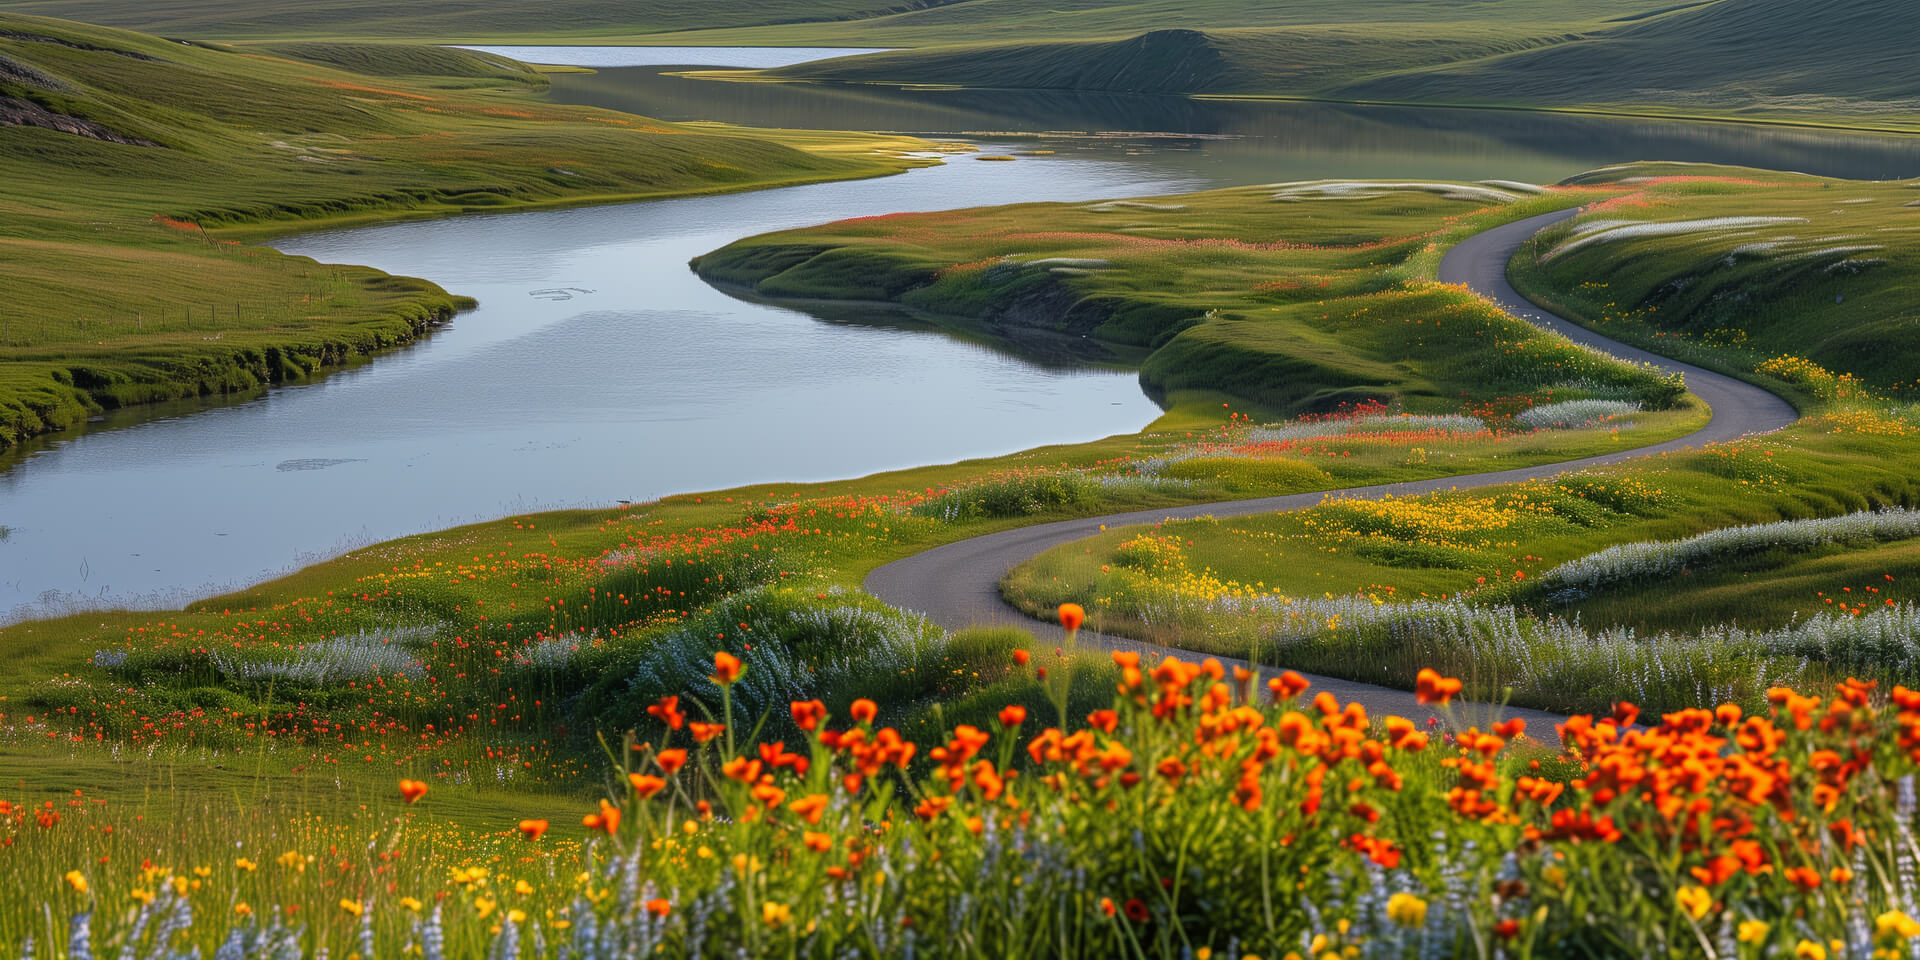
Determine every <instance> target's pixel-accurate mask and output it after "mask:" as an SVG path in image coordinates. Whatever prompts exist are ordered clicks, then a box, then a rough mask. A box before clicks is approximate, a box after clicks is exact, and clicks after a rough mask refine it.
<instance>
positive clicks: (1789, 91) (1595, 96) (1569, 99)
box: [1331, 0, 1920, 113]
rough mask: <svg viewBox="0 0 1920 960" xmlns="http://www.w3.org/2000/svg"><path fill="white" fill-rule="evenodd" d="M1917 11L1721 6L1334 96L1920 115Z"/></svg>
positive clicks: (1738, 2) (1726, 2)
mask: <svg viewBox="0 0 1920 960" xmlns="http://www.w3.org/2000/svg"><path fill="white" fill-rule="evenodd" d="M1916 46H1920V16H1916V11H1915V9H1914V7H1913V6H1912V4H1910V3H1908V2H1907V0H1841V2H1833V3H1821V4H1807V3H1804V2H1801V0H1721V2H1718V3H1714V4H1710V5H1706V6H1701V7H1694V8H1690V9H1686V10H1680V11H1677V12H1674V13H1672V14H1668V15H1666V16H1661V17H1656V18H1651V19H1647V20H1643V21H1635V22H1632V23H1627V24H1622V25H1620V26H1619V27H1617V28H1615V29H1612V30H1609V31H1606V32H1604V33H1601V34H1598V35H1596V36H1593V37H1591V38H1588V39H1585V40H1583V41H1581V42H1578V43H1571V44H1566V45H1564V46H1559V47H1555V48H1552V49H1540V50H1528V51H1522V52H1518V53H1514V54H1509V55H1506V56H1501V57H1495V58H1491V59H1487V60H1482V61H1476V62H1473V63H1467V64H1460V65H1454V66H1448V67H1442V68H1437V69H1429V70H1417V71H1411V72H1405V73H1400V74H1395V75H1389V76H1382V77H1378V78H1375V79H1372V80H1367V81H1363V82H1359V83H1354V84H1349V85H1345V86H1341V87H1337V88H1334V89H1333V90H1332V91H1331V92H1334V93H1336V94H1339V95H1342V96H1353V97H1357V98H1362V99H1387V100H1403V99H1417V100H1437V101H1459V102H1473V103H1504V102H1513V101H1515V100H1518V99H1522V98H1524V99H1525V100H1526V101H1528V102H1534V103H1554V104H1567V105H1589V104H1609V103H1617V102H1621V101H1626V100H1630V99H1631V100H1651V101H1654V102H1659V103H1664V104H1670V105H1672V106H1675V107H1678V108H1683V109H1684V108H1686V107H1689V106H1694V105H1699V106H1709V107H1722V106H1732V107H1735V108H1743V107H1744V108H1772V109H1780V110H1794V109H1807V110H1818V109H1835V108H1838V109H1841V110H1845V111H1848V112H1852V111H1876V112H1877V111H1881V110H1894V111H1900V112H1905V113H1920V109H1917V108H1920V72H1916V71H1915V70H1914V69H1913V59H1912V58H1913V50H1914V48H1915V47H1916Z"/></svg>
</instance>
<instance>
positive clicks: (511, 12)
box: [0, 0, 1674, 47]
mask: <svg viewBox="0 0 1920 960" xmlns="http://www.w3.org/2000/svg"><path fill="white" fill-rule="evenodd" d="M1673 5H1674V2H1673V0H1666V2H1664V3H1663V2H1662V0H1358V2H1356V0H1133V2H1118V0H1049V2H1047V3H1037V2H1035V0H692V2H689V0H567V2H565V3H563V4H549V3H528V2H524V0H402V2H398V3H394V2H381V0H291V2H283V3H269V2H262V0H0V10H11V11H14V12H18V13H35V14H42V15H45V16H56V17H67V18H71V19H76V20H86V21H90V22H94V23H105V24H111V25H114V26H121V27H130V28H135V29H140V30H146V31H149V32H153V33H160V34H164V35H166V36H175V37H207V38H218V39H266V38H287V37H298V38H303V39H304V38H347V37H357V38H383V39H385V38H407V39H418V40H436V41H442V40H449V39H482V38H495V39H533V38H541V37H548V38H579V39H587V38H636V37H641V36H646V35H658V34H674V35H672V36H666V37H662V38H660V39H662V40H663V42H668V43H687V44H704V43H720V44H725V43H742V44H753V45H780V44H815V43H823V44H841V45H848V46H896V47H917V46H927V45H933V44H951V43H956V42H978V41H985V40H1035V39H1042V38H1055V39H1058V38H1084V37H1101V38H1114V37H1121V36H1127V35H1131V34H1138V33H1145V32H1148V31H1152V30H1159V29H1192V30H1200V29H1229V28H1238V27H1265V26H1301V25H1308V24H1354V23H1428V24H1443V23H1461V22H1474V23H1504V24H1508V25H1519V24H1537V23H1574V22H1599V21H1601V20H1605V19H1608V18H1614V17H1625V16H1633V15H1636V14H1642V13H1645V12H1647V11H1649V10H1653V9H1658V8H1661V7H1672V6H1673Z"/></svg>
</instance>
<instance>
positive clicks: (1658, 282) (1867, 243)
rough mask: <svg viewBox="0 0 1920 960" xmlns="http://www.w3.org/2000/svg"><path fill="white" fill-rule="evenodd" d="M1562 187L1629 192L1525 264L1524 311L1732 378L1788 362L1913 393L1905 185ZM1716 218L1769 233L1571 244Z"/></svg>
mask: <svg viewBox="0 0 1920 960" xmlns="http://www.w3.org/2000/svg"><path fill="white" fill-rule="evenodd" d="M1573 182H1574V183H1575V184H1576V185H1586V186H1591V187H1593V188H1595V189H1604V190H1608V191H1612V190H1615V189H1618V188H1619V187H1620V186H1628V187H1630V188H1632V190H1633V192H1632V193H1630V194H1628V195H1626V196H1623V197H1620V198H1618V199H1614V200H1609V201H1607V202H1605V203H1603V204H1600V205H1599V207H1598V208H1596V209H1594V210H1592V211H1590V212H1588V213H1585V214H1583V215H1582V216H1581V217H1580V218H1578V219H1577V220H1575V221H1573V222H1571V223H1569V224H1567V225H1565V226H1559V227H1556V228H1554V229H1553V230H1550V231H1547V232H1545V233H1543V234H1542V235H1541V236H1540V237H1539V238H1538V239H1537V240H1536V241H1535V242H1533V243H1532V244H1530V245H1529V246H1528V247H1527V248H1525V249H1523V250H1522V253H1521V256H1520V257H1519V258H1518V259H1517V260H1516V261H1515V265H1514V268H1513V271H1512V272H1513V280H1514V283H1515V284H1516V286H1518V287H1519V288H1520V289H1521V290H1522V291H1523V292H1525V293H1527V294H1528V295H1530V296H1535V297H1537V298H1539V299H1541V300H1543V301H1544V302H1550V303H1554V304H1557V305H1559V306H1560V307H1562V308H1563V312H1565V313H1567V315H1568V316H1570V317H1573V318H1575V319H1580V320H1583V321H1584V322H1586V323H1587V324H1588V325H1589V326H1591V327H1593V329H1595V330H1598V331H1600V332H1603V333H1605V334H1606V335H1607V336H1610V337H1615V338H1618V339H1621V340H1625V341H1627V342H1629V343H1633V344H1636V345H1639V346H1645V347H1647V348H1649V349H1653V350H1658V351H1660V352H1663V353H1668V354H1671V355H1675V356H1679V357H1682V358H1684V359H1688V360H1692V361H1694V362H1699V363H1705V364H1708V365H1710V366H1718V367H1721V368H1723V369H1727V370H1729V371H1733V372H1736V373H1739V374H1743V375H1751V374H1752V372H1753V369H1754V368H1755V367H1756V366H1757V365H1758V364H1760V363H1761V362H1762V361H1765V360H1769V359H1773V358H1776V357H1779V356H1781V355H1793V356H1798V357H1803V358H1806V359H1809V360H1812V361H1814V362H1815V363H1818V364H1820V365H1822V366H1825V367H1827V368H1829V369H1831V370H1835V371H1841V372H1845V373H1849V374H1852V375H1854V376H1856V377H1859V378H1861V379H1862V380H1864V381H1865V386H1867V387H1868V388H1871V389H1874V390H1880V391H1890V392H1892V393H1893V395H1894V396H1896V397H1898V396H1901V395H1903V392H1905V391H1911V390H1913V389H1914V388H1915V387H1916V386H1920V380H1916V377H1917V376H1920V340H1916V338H1915V337H1914V336H1913V330H1914V323H1915V314H1914V309H1913V302H1914V297H1915V293H1916V291H1920V261H1916V259H1915V254H1916V253H1920V206H1911V204H1914V203H1916V202H1920V189H1915V185H1914V183H1913V182H1902V181H1892V182H1884V183H1868V182H1859V181H1848V180H1831V179H1825V178H1820V177H1809V176H1802V175H1798V174H1781V173H1771V172H1766V171H1758V170H1746V169H1738V168H1726V167H1711V166H1697V165H1691V164H1633V165H1628V166H1622V167H1614V168H1608V169H1606V170H1603V171H1598V172H1596V173H1593V174H1588V175H1585V176H1582V177H1578V178H1575V180H1574V181H1573ZM1722 217H1774V218H1780V219H1779V221H1778V222H1774V223H1754V224H1749V225H1746V226H1729V227H1721V228H1714V227H1713V225H1712V224H1711V223H1708V224H1702V225H1701V226H1702V227H1703V228H1702V229H1692V230H1688V231H1686V232H1679V233H1672V234H1669V235H1665V236H1637V237H1636V236H1622V237H1620V238H1618V239H1606V235H1605V234H1604V233H1601V232H1599V231H1597V230H1596V231H1593V232H1592V233H1590V234H1588V236H1597V237H1601V239H1600V240H1598V241H1594V242H1587V243H1586V244H1585V245H1583V246H1579V247H1573V246H1570V245H1569V244H1568V242H1569V241H1570V240H1576V239H1577V238H1576V237H1575V235H1574V233H1573V232H1574V231H1578V230H1583V229H1587V228H1588V227H1589V226H1590V225H1593V224H1596V223H1600V222H1601V221H1621V222H1623V223H1624V222H1626V221H1633V222H1646V223H1650V224H1660V223H1680V224H1686V223H1689V222H1694V221H1711V220H1714V219H1716V218H1722ZM1602 225H1603V226H1604V224H1602ZM1563 247H1565V249H1564V251H1563V252H1559V253H1556V252H1555V251H1557V250H1561V248H1563ZM1800 389H1805V387H1804V385H1803V386H1802V387H1800Z"/></svg>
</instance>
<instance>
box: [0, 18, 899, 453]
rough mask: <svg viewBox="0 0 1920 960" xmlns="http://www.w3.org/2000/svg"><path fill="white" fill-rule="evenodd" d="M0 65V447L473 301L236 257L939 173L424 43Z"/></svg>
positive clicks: (28, 55) (834, 137)
mask: <svg viewBox="0 0 1920 960" xmlns="http://www.w3.org/2000/svg"><path fill="white" fill-rule="evenodd" d="M0 56H4V57H6V58H7V61H6V62H7V63H9V64H12V65H13V66H12V67H11V68H10V70H9V72H8V73H7V74H6V80H5V81H4V84H0V98H4V99H3V100H0V102H4V103H6V104H12V105H16V106H17V109H10V110H9V112H8V113H7V114H6V117H7V120H6V121H5V122H4V125H0V156H4V157H6V158H7V160H8V175H9V183H10V185H11V186H13V187H15V188H17V189H16V191H15V192H14V193H13V194H12V197H13V198H14V199H11V200H10V201H8V202H7V203H5V204H4V205H0V226H4V227H5V231H4V232H5V233H6V234H7V236H6V238H5V239H3V240H0V249H4V251H5V253H6V256H5V257H4V258H0V280H4V281H5V282H6V284H7V287H8V291H9V303H8V304H6V305H5V306H4V307H0V362H3V363H4V365H3V366H0V370H3V371H4V373H3V374H0V450H4V449H5V448H6V447H8V446H11V445H14V444H16V443H17V442H18V441H19V440H21V439H23V438H25V437H29V436H34V435H40V434H46V433H50V432H56V431H60V430H63V429H67V428H70V427H72V426H74V425H75V424H78V423H80V422H83V421H85V420H87V419H88V418H90V417H93V416H96V415H99V414H100V413H102V412H103V411H105V410H108V409H117V408H121V407H125V406H127V405H129V404H140V403H148V402H154V401H161V400H169V399H178V398H181V397H190V396H204V395H209V394H222V393H231V392H246V391H252V390H257V389H259V388H260V387H262V386H265V385H271V384H280V383H287V382H294V381H300V380H306V379H310V378H312V377H313V376H315V375H318V374H319V373H321V372H323V371H326V370H329V369H336V368H338V367H340V366H343V365H347V364H351V363H355V362H357V361H359V360H361V359H364V358H366V357H369V356H372V355H375V354H378V353H381V352H384V351H386V350H390V349H392V348H394V347H396V346H400V345H404V344H406V343H410V342H412V341H414V340H416V339H417V338H419V337H420V336H423V335H425V334H426V333H427V332H429V331H431V330H432V329H433V328H434V327H435V326H438V325H440V324H443V323H445V322H447V321H448V320H449V319H450V318H451V317H452V315H453V314H454V313H455V312H457V311H458V310H460V309H462V308H463V307H466V306H470V305H471V302H470V301H466V300H463V299H461V298H458V297H455V296H453V295H451V294H449V293H447V292H446V291H444V290H441V289H440V288H439V287H437V286H435V285H434V284H431V283H428V282H425V281H417V280H412V279H408V278H402V277H391V276H388V275H386V274H384V273H381V272H379V271H375V270H368V269H365V268H359V267H350V266H341V267H331V266H323V265H320V264H317V263H314V262H313V261H310V260H306V259H304V258H295V257H286V256H282V255H281V254H279V253H277V252H275V251H273V250H270V249H264V248H251V247H249V248H240V247H238V242H239V241H241V240H258V239H262V238H265V237H270V236H278V235H285V234H288V233H294V232H302V231H306V230H311V229H315V228H318V227H336V226H344V225H348V224H355V223H370V222H375V221H384V220H394V219H408V218H419V217H434V216H447V215H454V214H461V213H475V212H499V211H502V210H511V209H533V208H541V207H555V206H569V205H584V204H598V203H615V202H624V201H630V200H639V199H654V198H660V197H668V196H687V195H694V194H702V193H713V192H724V191H733V190H749V189H759V188H764V187H773V186H787V185H793V184H800V183H812V182H820V181H825V180H835V179H845V178H852V177H866V176H876V175H882V174H887V173H894V172H898V171H901V170H904V169H908V168H910V167H912V166H914V165H916V164H921V163H927V162H933V161H931V160H927V159H917V158H913V157H909V156H907V155H906V154H907V152H908V151H910V150H912V149H914V148H916V147H923V146H926V145H925V144H923V143H921V142H920V141H915V140H912V139H910V138H900V137H873V136H867V135H861V134H839V133H812V132H806V131H744V130H737V129H733V128H725V127H715V126H713V125H692V126H688V125H678V124H665V123H659V122H657V121H652V120H649V119H647V118H643V117H636V116H632V115H627V114H618V113H613V112H610V111H603V110H596V109H592V108H579V107H562V106H556V105H554V104H552V103H550V102H548V101H546V100H545V99H544V97H543V96H542V91H543V90H544V89H545V85H546V81H545V78H544V77H543V76H542V75H540V74H538V73H536V72H534V71H532V70H531V69H530V68H527V67H526V66H525V65H522V64H517V63H514V62H513V61H509V60H505V59H504V58H499V57H492V56H490V55H485V54H474V53H467V52H464V51H447V50H442V49H439V48H418V47H405V46H388V47H380V48H374V49H367V48H354V47H353V46H352V45H291V46H286V47H276V48H268V49H240V48H232V47H225V46H220V45H208V44H194V43H184V42H170V41H163V40H160V39H158V38H154V37H148V36H144V35H140V34H135V33H129V32H125V31H117V30H110V29H106V28H99V27H92V26H88V25H84V24H78V23H72V22H69V21H59V20H49V19H44V18H35V17H18V16H11V15H0ZM296 56H298V57H307V58H308V59H297V58H296ZM335 62H339V63H349V64H352V65H354V66H355V67H356V68H358V69H361V70H365V71H369V72H363V73H355V72H350V71H348V70H345V69H341V68H339V67H337V66H335V65H333V64H334V63H335ZM159 91H164V92H165V95H164V97H162V96H160V95H159V94H158V93H157V92H159ZM27 198H31V200H28V199H27Z"/></svg>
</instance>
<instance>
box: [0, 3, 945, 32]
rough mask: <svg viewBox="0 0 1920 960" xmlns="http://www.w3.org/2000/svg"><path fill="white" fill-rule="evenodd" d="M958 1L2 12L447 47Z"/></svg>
mask: <svg viewBox="0 0 1920 960" xmlns="http://www.w3.org/2000/svg"><path fill="white" fill-rule="evenodd" d="M950 2H957V0H702V2H700V3H682V2H675V0H574V2H570V3H568V4H566V6H565V10H564V13H563V14H560V15H556V11H555V9H554V8H553V7H551V6H549V5H547V4H538V3H513V2H506V0H407V2H402V3H385V2H379V0H299V2H295V3H259V2H254V0H6V2H0V10H7V11H12V12H15V13H23V14H38V15H41V16H50V17H65V18H70V19H75V20H85V21H88V22H91V23H102V24H109V25H112V26H117V27H127V28H133V29H139V30H145V31H150V32H155V33H162V34H165V35H168V36H189V37H196V38H198V37H215V38H222V39H233V38H248V39H258V38H265V37H303V38H304V37H357V38H393V37H407V38H416V39H442V38H448V37H455V36H466V37H519V36H530V35H553V34H566V35H578V36H594V35H617V34H637V33H658V32H663V31H670V30H697V29H710V28H726V27H753V26H764V25H769V24H783V23H792V22H797V21H814V20H818V21H836V20H858V19H868V18H873V17H880V16H886V15H888V14H897V13H903V12H908V11H913V10H919V9H923V8H926V7H932V6H939V5H941V4H944V3H950Z"/></svg>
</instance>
